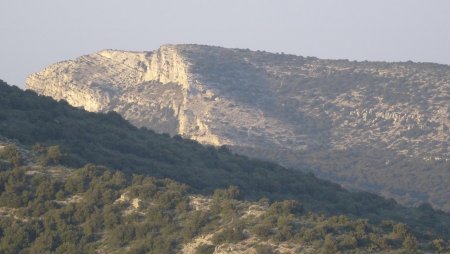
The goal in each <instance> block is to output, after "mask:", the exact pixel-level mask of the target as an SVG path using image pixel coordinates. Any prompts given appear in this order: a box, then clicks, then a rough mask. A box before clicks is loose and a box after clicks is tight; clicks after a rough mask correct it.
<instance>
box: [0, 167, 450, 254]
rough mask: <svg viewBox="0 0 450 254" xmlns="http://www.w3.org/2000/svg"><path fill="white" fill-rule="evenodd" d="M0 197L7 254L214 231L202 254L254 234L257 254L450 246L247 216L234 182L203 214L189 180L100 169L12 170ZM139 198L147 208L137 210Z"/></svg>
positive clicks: (146, 248)
mask: <svg viewBox="0 0 450 254" xmlns="http://www.w3.org/2000/svg"><path fill="white" fill-rule="evenodd" d="M11 166H12V164H11ZM49 169H51V170H52V172H53V173H51V172H50V170H49ZM55 171H56V172H58V173H59V176H60V177H55V175H54V174H55ZM61 176H63V177H61ZM0 191H1V195H0V207H1V209H0V253H98V252H97V251H99V250H102V251H104V252H107V253H108V252H110V251H116V252H117V253H125V252H127V253H167V254H170V253H177V252H178V251H179V250H180V248H181V246H182V244H184V243H188V242H190V241H191V240H192V239H193V238H194V237H196V236H199V235H202V234H208V233H211V234H213V237H212V244H204V245H200V246H199V247H197V250H196V253H199V254H205V253H212V252H213V251H214V248H215V247H216V246H217V245H220V244H222V243H237V242H239V241H242V240H245V239H247V238H249V237H250V236H251V235H252V236H254V237H256V238H257V239H259V241H260V242H261V243H262V244H257V245H256V246H254V249H255V250H256V252H257V253H275V252H274V251H273V247H272V246H271V245H266V244H264V242H267V241H269V240H270V242H272V243H274V244H277V243H282V242H286V241H288V242H290V243H291V244H298V245H299V246H304V245H307V246H312V247H313V248H314V249H316V250H317V251H320V252H321V253H337V252H338V251H342V252H352V253H367V252H380V251H381V252H388V251H392V250H397V251H399V252H397V253H416V252H418V251H420V250H432V251H438V250H440V251H446V250H448V249H447V248H448V245H447V243H446V242H445V241H444V240H443V239H440V238H437V239H432V240H429V241H424V240H423V239H420V238H419V239H418V238H417V236H416V235H414V233H413V232H411V231H410V230H409V229H408V227H407V226H405V225H404V224H402V223H397V222H394V221H383V222H382V223H379V224H373V223H370V222H368V221H367V220H363V219H351V218H349V217H347V216H344V215H340V216H332V217H326V216H323V215H320V214H317V213H311V212H307V211H306V210H305V209H304V208H303V206H302V204H301V203H299V202H298V201H294V200H285V201H278V202H273V203H270V202H268V201H267V200H266V199H262V200H261V201H259V203H253V204H257V205H258V204H259V207H261V209H263V210H264V213H263V214H262V215H261V217H252V216H249V217H243V216H241V215H242V214H243V213H244V212H245V211H246V210H247V209H248V207H249V203H248V202H244V201H240V200H238V199H236V198H238V197H239V195H235V194H236V193H239V190H238V189H237V188H236V187H233V186H232V187H229V188H228V189H218V190H216V191H215V192H214V195H213V196H212V197H211V199H209V200H210V201H209V202H210V203H209V205H208V206H209V207H207V206H205V207H203V209H201V210H197V209H195V208H193V207H192V206H191V205H190V196H189V188H188V187H187V186H186V185H184V184H180V183H177V182H175V181H173V180H170V179H156V178H153V177H147V176H143V175H132V176H129V175H125V174H124V173H122V172H120V171H113V170H108V169H107V168H105V167H100V166H95V165H93V164H88V165H86V166H84V167H82V168H80V169H76V170H68V169H64V168H62V167H51V168H49V167H40V166H33V167H13V166H12V167H11V168H9V169H7V170H4V171H2V172H0ZM122 196H126V198H125V199H122V200H121V197H122ZM133 199H138V200H139V207H134V208H132V207H133V206H132V204H131V202H130V200H133ZM118 200H121V201H118Z"/></svg>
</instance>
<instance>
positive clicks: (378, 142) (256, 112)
mask: <svg viewBox="0 0 450 254" xmlns="http://www.w3.org/2000/svg"><path fill="white" fill-rule="evenodd" d="M26 85H27V89H31V90H34V91H36V92H37V93H39V94H43V95H48V96H52V97H54V98H55V99H64V100H67V101H68V102H69V103H70V104H72V105H74V106H80V107H84V108H85V109H86V110H89V111H96V112H97V111H99V112H106V111H110V110H114V111H117V112H118V113H120V114H122V115H123V116H124V117H125V118H126V119H128V120H130V121H131V122H132V123H134V124H135V125H137V126H145V127H148V128H151V129H154V130H156V131H158V132H167V133H170V134H171V135H174V134H181V135H182V136H185V137H189V138H192V139H194V140H197V141H199V142H202V143H205V144H212V145H228V146H230V147H232V148H233V149H235V151H238V152H241V153H245V154H248V155H251V156H256V157H262V158H265V159H273V160H277V161H279V162H280V163H282V164H284V165H289V166H292V167H296V166H298V163H308V164H309V165H310V166H311V167H312V168H314V169H315V170H316V171H315V172H316V173H317V174H319V175H320V176H322V177H326V178H329V179H332V180H335V181H339V182H340V183H342V184H344V185H346V186H348V187H357V188H363V189H366V190H371V191H375V192H379V193H382V194H384V195H385V196H390V197H395V198H397V199H398V200H401V201H403V202H405V203H411V204H417V203H420V202H423V201H427V202H431V203H433V204H434V205H436V206H438V207H441V208H445V209H449V210H450V201H449V200H442V197H443V196H445V195H447V196H448V195H450V187H448V186H447V185H445V184H444V183H445V181H449V180H450V178H448V179H447V177H449V175H448V174H447V173H446V169H445V168H439V167H434V168H433V170H431V171H430V172H427V171H426V170H425V169H424V168H426V167H429V165H428V164H427V163H428V162H429V161H432V162H433V163H434V162H435V161H442V162H445V161H446V160H448V159H449V158H450V151H449V150H448V144H449V141H450V135H449V129H448V128H449V126H450V120H449V117H448V116H449V109H450V100H449V99H450V67H449V66H445V65H438V64H428V63H422V64H420V63H411V62H407V63H385V62H351V61H347V60H320V59H317V58H312V57H308V58H305V57H301V56H293V55H285V54H273V53H267V52H261V51H258V52H254V51H250V50H241V49H226V48H221V47H210V46H200V45H165V46H162V47H161V48H159V49H158V50H156V51H153V52H125V51H117V50H105V51H101V52H98V53H94V54H90V55H86V56H82V57H79V58H77V59H75V60H70V61H65V62H60V63H56V64H54V65H51V66H49V67H48V68H46V69H44V70H42V71H40V72H38V73H35V74H32V75H30V76H29V78H28V79H27V84H26ZM336 154H340V155H341V156H342V157H343V158H351V159H349V160H347V161H345V162H342V160H341V159H339V158H336V157H335V155H336ZM379 156H381V157H379ZM416 160H420V163H419V164H420V165H424V166H423V168H414V169H411V170H409V171H408V169H407V168H408V167H410V165H412V166H415V165H419V164H417V163H416V162H417V161H416ZM393 161H397V162H398V161H401V162H402V163H404V165H405V166H402V167H403V168H402V171H401V172H397V171H396V168H397V167H400V166H399V165H398V164H397V165H396V166H395V167H394V166H392V165H393ZM355 172H357V173H356V174H355ZM418 172H419V173H420V175H419V173H418ZM396 177H400V178H401V180H400V181H398V180H391V181H392V182H389V181H386V179H395V178H396ZM441 181H443V182H442V183H441ZM436 182H440V184H439V183H438V184H437V185H439V190H437V189H436V188H435V187H433V186H436ZM418 185H422V186H423V185H426V186H429V187H427V188H421V189H420V190H418V188H417V186H418ZM424 189H425V190H424ZM436 193H438V194H436ZM437 196H439V198H437Z"/></svg>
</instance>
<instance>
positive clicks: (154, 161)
mask: <svg viewBox="0 0 450 254" xmlns="http://www.w3.org/2000/svg"><path fill="white" fill-rule="evenodd" d="M0 127H1V128H0V136H3V137H4V138H9V139H15V140H17V141H19V142H20V143H22V144H24V145H25V146H28V147H30V146H32V145H35V144H36V143H43V144H46V145H59V146H60V147H61V148H62V150H63V153H65V154H66V155H65V156H62V157H58V160H57V162H58V163H61V164H63V165H67V166H72V167H74V166H75V167H76V166H82V165H84V164H86V163H89V162H91V163H95V164H99V165H104V166H107V167H110V168H112V169H116V170H120V171H121V172H123V173H125V176H127V177H130V176H131V175H132V174H134V173H139V174H143V175H145V176H153V177H157V178H170V179H172V180H175V181H178V182H180V183H183V184H187V185H189V186H190V187H191V193H203V194H211V193H212V191H213V190H214V189H217V188H228V186H230V185H234V186H236V187H238V188H239V190H240V194H241V195H242V196H243V197H244V198H246V199H249V200H258V199H260V198H263V197H267V198H269V199H271V200H285V199H293V200H297V201H299V202H301V204H302V206H303V207H304V208H305V209H307V210H308V211H312V212H314V213H317V212H320V213H324V214H326V215H327V216H332V215H345V216H348V217H349V218H354V219H369V220H370V221H371V222H374V223H381V222H382V221H383V220H392V221H395V222H396V223H404V224H405V225H406V226H407V227H408V228H409V229H410V230H411V232H413V233H414V234H415V235H416V237H418V238H419V239H421V240H425V239H426V240H432V239H435V238H443V239H446V238H448V236H450V232H449V230H450V215H448V214H446V213H443V212H438V211H434V210H433V209H432V208H431V207H430V206H429V205H426V204H424V205H422V206H420V207H419V208H406V207H403V206H401V205H398V204H397V203H396V202H395V201H393V200H386V199H383V198H381V197H379V196H376V195H374V194H370V193H365V192H349V191H347V190H345V189H343V188H341V187H340V186H339V185H336V184H333V183H331V182H328V181H324V180H320V179H317V178H316V177H314V176H313V175H312V174H305V173H302V172H298V171H294V170H290V169H286V168H284V167H281V166H278V165H276V164H273V163H268V162H262V161H257V160H251V159H248V158H246V157H243V156H239V155H234V154H232V153H230V152H229V151H228V149H227V148H225V147H221V148H219V149H216V148H214V147H204V146H202V145H199V144H198V143H196V142H193V141H190V140H184V139H182V138H181V137H174V138H171V137H169V136H168V135H160V134H156V133H154V132H152V131H149V130H146V129H138V128H136V127H134V126H133V125H131V124H129V123H128V122H126V121H125V120H123V119H122V118H121V117H120V116H119V115H117V114H115V113H109V114H96V113H89V112H86V111H84V110H82V109H77V108H73V107H71V106H69V105H68V104H67V103H65V102H63V101H61V102H56V101H54V100H53V99H51V98H48V97H42V96H38V95H36V94H35V93H34V92H31V91H22V90H20V89H18V88H16V87H10V86H8V85H7V84H6V83H4V82H1V84H0ZM55 153H56V154H58V153H57V152H52V154H55ZM50 161H51V160H50ZM12 162H14V161H12ZM304 170H305V171H307V170H308V169H306V168H304ZM21 186H23V185H21ZM12 188H14V187H12ZM28 194H29V193H28Z"/></svg>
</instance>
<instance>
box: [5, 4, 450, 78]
mask: <svg viewBox="0 0 450 254" xmlns="http://www.w3.org/2000/svg"><path fill="white" fill-rule="evenodd" d="M0 11H1V14H0V79H3V80H5V81H7V82H8V83H10V84H14V85H18V86H22V85H23V83H24V81H25V78H26V76H27V75H28V74H30V73H32V72H35V71H38V70H40V69H42V68H44V67H45V66H47V65H49V64H51V63H54V62H56V61H61V60H66V59H72V58H75V57H77V56H80V55H83V54H88V53H92V52H95V51H98V50H101V49H105V48H111V49H124V50H139V51H141V50H147V51H150V50H153V49H156V48H158V47H159V46H160V45H161V44H166V43H198V44H209V45H218V46H225V47H238V48H250V49H255V50H256V49H260V50H266V51H273V52H286V53H293V54H297V55H304V56H317V57H320V58H345V59H351V60H386V61H406V60H413V61H420V62H423V61H426V62H437V63H444V64H450V1H449V0H421V1H418V0H371V1H369V0H324V1H322V0H308V1H302V0H271V1H268V0H222V1H215V0H178V1H175V0H161V1H159V0H155V1H153V0H141V1H140V0H120V1H119V0H0Z"/></svg>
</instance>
